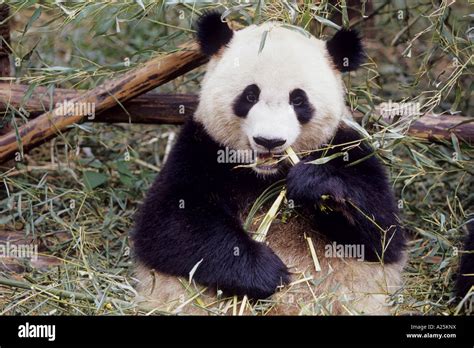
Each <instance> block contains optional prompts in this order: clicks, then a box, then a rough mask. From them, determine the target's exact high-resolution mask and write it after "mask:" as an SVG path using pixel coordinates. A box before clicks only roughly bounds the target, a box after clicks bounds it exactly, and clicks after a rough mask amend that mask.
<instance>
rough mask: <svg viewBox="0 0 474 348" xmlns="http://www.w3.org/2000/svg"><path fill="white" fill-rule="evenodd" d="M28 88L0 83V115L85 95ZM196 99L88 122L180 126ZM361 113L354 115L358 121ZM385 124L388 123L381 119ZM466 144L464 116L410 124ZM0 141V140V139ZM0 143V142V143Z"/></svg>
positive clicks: (128, 106) (141, 102) (470, 124)
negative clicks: (9, 110) (30, 90)
mask: <svg viewBox="0 0 474 348" xmlns="http://www.w3.org/2000/svg"><path fill="white" fill-rule="evenodd" d="M27 89H28V86H24V85H14V84H9V83H0V114H2V113H3V112H5V110H6V109H7V108H8V107H10V106H11V107H14V108H16V109H19V108H20V107H22V108H23V109H24V110H25V111H28V112H29V113H30V117H32V118H33V117H35V116H36V115H38V114H39V113H42V112H44V111H47V110H49V105H56V104H57V103H62V102H63V101H64V100H71V99H76V98H80V97H81V96H82V95H84V93H85V92H82V91H76V90H72V89H61V88H57V89H55V90H54V93H53V95H50V94H49V92H48V90H47V88H45V87H37V88H36V89H35V91H34V93H33V94H32V95H31V97H30V98H29V99H28V100H27V101H25V102H24V103H22V99H23V96H24V95H25V92H26V91H27ZM197 103H198V96H197V95H194V94H158V93H147V94H143V95H140V96H138V97H135V98H134V99H132V100H129V101H127V102H125V103H124V104H123V105H122V106H114V107H112V108H110V109H108V110H105V111H103V112H102V113H101V114H98V115H96V117H95V118H94V119H93V120H88V122H105V123H144V124H181V123H183V122H184V120H185V119H186V118H188V117H191V116H192V115H193V113H194V111H195V110H196V107H197ZM362 117H363V116H362V114H361V113H359V112H357V111H356V112H354V118H355V119H356V120H358V121H359V122H360V121H361V119H362ZM384 120H385V121H386V122H387V123H391V121H390V120H389V119H387V118H384ZM452 133H454V134H456V136H457V137H458V138H460V139H462V140H464V141H466V142H468V143H471V144H474V118H471V117H465V116H459V115H455V116H447V115H444V116H437V115H434V114H427V115H425V116H423V117H422V118H420V119H419V120H418V121H416V122H414V123H413V124H412V125H411V127H410V129H409V130H408V134H410V135H412V136H415V137H418V138H421V139H426V140H430V141H439V140H449V139H450V138H451V134H452ZM0 139H1V138H0ZM0 144H1V140H0Z"/></svg>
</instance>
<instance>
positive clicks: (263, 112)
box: [195, 22, 346, 151]
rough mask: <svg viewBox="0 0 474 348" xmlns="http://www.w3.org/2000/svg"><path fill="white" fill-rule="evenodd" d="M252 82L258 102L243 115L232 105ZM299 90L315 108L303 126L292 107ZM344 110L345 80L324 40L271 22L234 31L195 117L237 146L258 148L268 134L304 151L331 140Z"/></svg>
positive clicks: (211, 68)
mask: <svg viewBox="0 0 474 348" xmlns="http://www.w3.org/2000/svg"><path fill="white" fill-rule="evenodd" d="M264 33H266V38H265V43H264V46H263V49H262V50H261V51H260V52H259V49H260V47H261V44H262V38H263V36H264ZM254 83H255V84H257V86H258V87H259V88H260V91H261V92H260V97H259V102H258V103H257V104H256V105H255V106H254V107H253V108H252V109H251V111H250V113H249V115H247V117H246V118H239V117H237V116H236V115H235V114H234V112H233V110H232V104H233V102H234V100H235V99H236V97H237V96H238V95H239V94H240V93H241V92H242V91H243V90H244V88H245V87H247V86H248V85H250V84H254ZM296 88H300V89H302V90H304V91H305V92H306V94H307V95H308V99H309V101H310V102H311V104H312V105H313V106H314V107H315V113H314V116H313V118H312V119H311V121H310V122H308V123H307V124H304V125H301V124H299V122H298V120H297V118H296V115H295V113H294V111H293V108H292V107H291V106H290V105H289V94H290V92H291V91H293V90H294V89H296ZM345 112H346V107H345V103H344V88H343V83H342V80H341V77H340V74H339V72H338V71H336V70H335V69H334V68H333V66H332V62H331V60H330V58H329V54H328V52H327V50H326V44H325V42H324V41H321V40H318V39H316V38H314V37H312V36H311V37H307V36H305V35H304V34H302V33H300V32H297V31H294V30H291V29H288V28H285V27H282V26H281V24H280V23H274V22H270V23H265V24H262V25H260V26H254V25H253V26H250V27H247V28H245V29H242V30H239V31H237V32H234V36H233V38H232V40H231V41H230V43H229V44H228V45H227V47H225V48H223V49H221V51H220V52H219V53H218V54H217V55H215V56H213V57H212V58H211V60H210V62H209V64H208V68H207V73H206V75H205V77H204V79H203V82H202V87H201V95H200V102H199V106H198V109H197V111H196V113H195V118H196V120H198V121H200V122H201V123H202V124H204V126H205V127H206V130H207V131H208V133H209V134H210V135H211V136H212V137H213V138H214V139H215V140H216V141H217V142H219V143H220V144H222V145H225V146H228V147H231V148H234V149H249V150H250V149H253V150H258V147H256V146H255V144H254V143H253V141H252V137H253V136H264V137H268V138H282V139H286V140H287V142H286V143H285V145H284V146H283V148H284V147H287V146H293V148H294V149H295V150H297V151H304V150H314V149H316V148H318V147H319V146H320V145H321V144H322V143H324V142H326V141H328V140H329V139H330V137H331V136H332V135H333V134H334V133H335V130H336V128H337V125H338V124H339V121H340V120H341V118H342V117H343V115H344V114H345ZM252 145H253V146H252Z"/></svg>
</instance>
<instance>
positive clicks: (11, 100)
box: [0, 83, 198, 124]
mask: <svg viewBox="0 0 474 348" xmlns="http://www.w3.org/2000/svg"><path fill="white" fill-rule="evenodd" d="M27 90H28V86H25V85H15V84H9V83H0V116H1V115H2V114H3V113H5V111H6V110H7V109H8V108H12V107H13V108H15V109H16V110H20V112H22V114H23V115H25V116H27V117H29V118H36V117H38V115H40V114H42V113H44V112H47V111H49V109H50V105H52V106H53V107H54V106H55V105H56V104H58V103H63V102H64V101H65V100H72V99H76V98H79V97H80V96H82V95H84V91H80V90H73V89H64V88H55V89H54V91H53V92H52V93H50V91H48V88H46V87H41V86H38V87H36V88H35V90H34V92H33V94H32V95H31V97H29V98H28V100H26V101H24V102H23V96H24V95H25V93H26V92H27ZM197 102H198V97H197V96H196V95H194V94H158V93H147V94H142V95H140V96H137V97H135V98H133V99H132V100H129V101H126V102H124V103H123V104H122V106H120V105H117V106H114V107H112V108H110V109H108V110H105V111H103V112H102V113H100V114H98V115H96V116H95V118H94V119H92V120H87V122H105V123H145V124H181V123H183V122H184V120H185V119H186V118H187V117H190V116H191V115H193V114H194V111H195V110H196V106H197Z"/></svg>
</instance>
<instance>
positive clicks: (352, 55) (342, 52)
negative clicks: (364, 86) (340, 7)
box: [326, 29, 365, 72]
mask: <svg viewBox="0 0 474 348" xmlns="http://www.w3.org/2000/svg"><path fill="white" fill-rule="evenodd" d="M326 47H327V49H328V51H329V54H330V55H331V58H332V61H333V62H334V64H335V65H336V67H337V69H338V70H339V71H342V72H346V71H353V70H356V69H357V68H358V67H359V66H360V65H361V64H362V62H363V60H364V55H365V54H364V48H363V46H362V40H361V39H360V37H359V33H358V32H357V31H356V30H353V29H351V30H348V29H341V30H339V31H338V32H337V33H336V34H335V35H334V36H333V37H332V38H331V39H330V40H329V41H327V42H326Z"/></svg>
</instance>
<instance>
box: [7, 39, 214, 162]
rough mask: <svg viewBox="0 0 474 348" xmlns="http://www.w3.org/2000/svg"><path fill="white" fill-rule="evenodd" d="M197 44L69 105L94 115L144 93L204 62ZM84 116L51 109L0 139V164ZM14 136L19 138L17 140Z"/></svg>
mask: <svg viewBox="0 0 474 348" xmlns="http://www.w3.org/2000/svg"><path fill="white" fill-rule="evenodd" d="M206 61H207V58H206V57H205V56H203V55H202V54H201V53H200V51H199V49H198V48H197V45H196V44H191V45H186V46H184V47H183V49H182V50H180V51H178V52H175V53H171V54H168V55H166V56H164V57H157V58H154V59H151V60H149V61H148V62H146V63H145V64H143V65H142V66H140V67H137V68H135V69H133V70H131V71H129V72H127V73H125V74H124V75H122V76H121V77H118V78H117V79H115V80H112V81H109V82H106V83H104V84H102V85H100V86H98V87H96V88H93V89H91V90H90V91H88V92H86V93H84V94H83V95H81V96H80V97H78V98H75V99H72V100H71V101H70V102H72V103H76V104H80V103H83V104H84V103H85V104H89V105H94V107H95V113H96V114H100V113H101V112H102V111H104V110H107V109H110V108H111V107H113V106H115V105H117V104H119V103H122V102H124V101H126V100H129V99H132V98H134V97H136V96H138V95H140V94H143V93H145V92H147V91H149V90H151V89H153V88H155V87H157V86H160V85H162V84H164V83H166V82H168V81H170V80H173V79H175V78H176V77H178V76H181V75H183V74H184V73H186V72H188V71H190V70H192V69H194V68H196V67H197V66H199V65H201V64H203V63H205V62H206ZM85 119H86V118H85V117H84V115H78V114H75V113H73V114H72V115H67V116H65V115H63V114H61V113H58V110H56V109H55V110H52V111H49V112H46V113H44V114H42V115H40V116H39V117H38V118H36V119H34V120H32V121H30V122H28V123H27V124H25V125H23V126H22V127H20V128H19V129H18V134H17V132H14V131H12V132H9V133H7V134H6V135H4V136H2V137H1V138H0V163H1V162H4V161H6V160H7V159H10V158H11V157H13V156H14V155H15V153H17V152H20V154H21V155H23V152H24V151H26V150H28V149H30V148H32V147H35V146H37V145H39V144H41V143H43V142H45V141H47V140H49V139H51V138H52V137H54V136H56V135H57V134H61V133H63V132H65V131H67V130H68V129H69V128H70V126H71V125H73V124H74V123H80V122H83V121H84V120H85ZM17 136H18V138H19V139H17Z"/></svg>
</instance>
